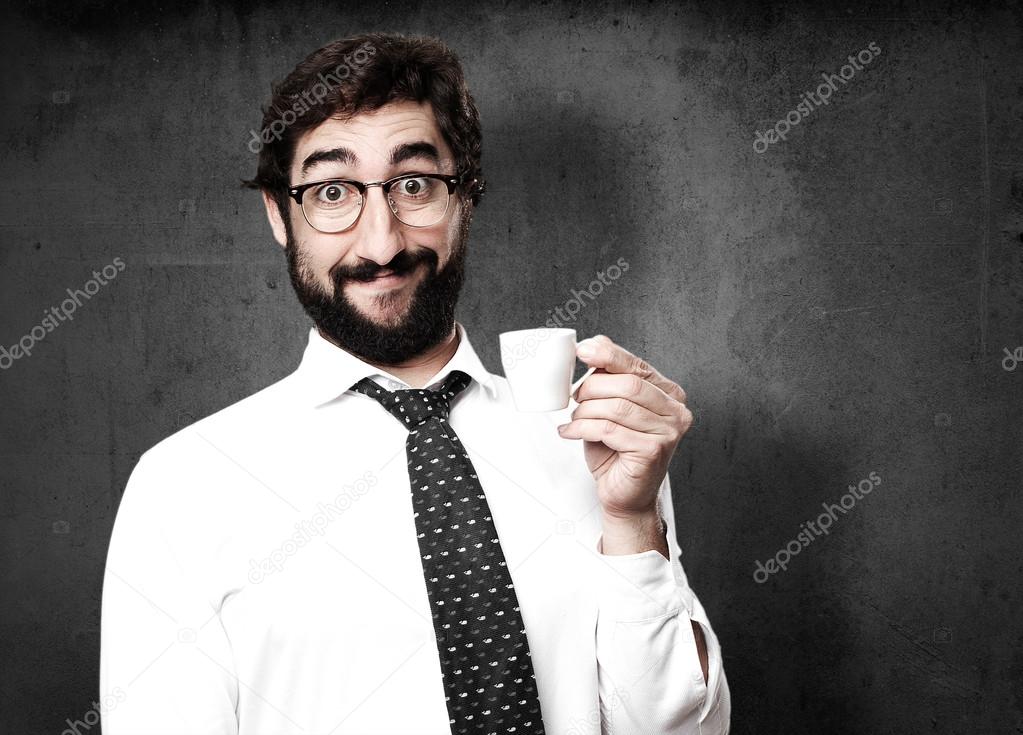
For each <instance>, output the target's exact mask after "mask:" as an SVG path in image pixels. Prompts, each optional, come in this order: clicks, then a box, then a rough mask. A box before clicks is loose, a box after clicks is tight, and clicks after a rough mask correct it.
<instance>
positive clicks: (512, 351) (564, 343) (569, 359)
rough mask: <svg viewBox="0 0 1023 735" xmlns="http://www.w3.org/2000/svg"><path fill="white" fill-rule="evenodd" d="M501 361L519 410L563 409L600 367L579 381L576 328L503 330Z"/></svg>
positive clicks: (591, 369)
mask: <svg viewBox="0 0 1023 735" xmlns="http://www.w3.org/2000/svg"><path fill="white" fill-rule="evenodd" d="M500 343H501V364H502V365H503V366H504V375H505V377H506V378H507V379H508V384H509V385H510V386H511V391H512V398H513V399H514V400H515V407H516V408H517V409H518V410H519V411H559V410H561V409H563V408H565V407H567V406H568V399H569V396H571V395H572V394H573V393H575V391H576V389H578V387H579V386H580V385H581V384H582V382H583V381H584V380H586V378H587V377H589V376H590V375H591V374H592V373H593V371H594V370H595V369H596V368H590V369H589V370H587V371H586V373H585V374H584V375H583V376H582V377H581V378H579V380H577V381H576V382H575V383H573V382H572V371H573V370H574V369H575V348H576V342H575V330H574V329H553V328H547V327H540V328H538V329H519V330H516V331H514V332H502V333H501V335H500Z"/></svg>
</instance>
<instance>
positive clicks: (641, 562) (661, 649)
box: [593, 476, 731, 735]
mask: <svg viewBox="0 0 1023 735" xmlns="http://www.w3.org/2000/svg"><path fill="white" fill-rule="evenodd" d="M659 500H660V506H661V514H662V517H663V518H664V522H665V524H666V526H667V536H668V550H669V555H670V556H671V561H669V560H667V559H665V558H664V557H663V556H662V555H661V554H660V552H658V551H656V550H650V551H645V552H642V553H640V554H626V555H621V556H611V555H604V554H601V553H600V541H599V540H598V542H597V546H596V548H594V549H593V552H594V554H595V555H596V556H597V557H598V558H599V561H600V563H598V564H596V565H594V566H595V568H596V570H597V579H596V580H595V585H596V588H597V595H598V603H597V605H598V609H597V629H596V650H597V686H598V692H599V698H600V712H601V725H602V732H603V733H626V732H637V733H638V732H641V733H645V734H646V735H690V733H691V734H693V735H697V734H699V735H725V734H726V733H727V732H728V730H729V727H730V720H731V699H730V693H729V690H728V682H727V680H726V678H725V672H724V667H723V665H722V660H721V646H720V645H719V643H718V639H717V636H716V635H714V630H713V629H712V628H711V625H710V620H709V619H708V618H707V613H706V611H705V610H704V609H703V605H701V604H700V601H699V599H697V597H696V595H695V594H694V593H693V591H692V589H691V588H690V587H689V582H688V579H687V578H686V574H685V571H684V570H683V569H682V564H681V561H680V556H681V549H680V548H679V545H678V540H677V538H676V536H675V517H674V511H673V509H672V503H671V487H670V484H669V482H668V477H667V476H665V478H664V481H663V482H662V483H661V487H660V490H659ZM692 622H696V623H698V624H699V625H700V627H701V628H702V630H703V636H704V639H705V641H706V644H707V656H708V659H709V661H708V676H707V680H706V682H705V681H704V678H703V671H702V669H701V667H700V659H699V655H698V653H697V648H696V638H695V636H694V634H693V627H692Z"/></svg>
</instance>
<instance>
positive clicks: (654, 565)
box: [591, 536, 692, 621]
mask: <svg viewBox="0 0 1023 735" xmlns="http://www.w3.org/2000/svg"><path fill="white" fill-rule="evenodd" d="M601 538H602V536H598V538H597V541H596V543H594V544H593V546H592V547H591V551H592V553H593V557H594V565H593V566H594V570H595V574H594V579H593V580H592V582H593V584H594V588H595V592H596V594H597V596H598V604H599V606H600V609H601V610H602V611H603V612H605V613H607V614H610V615H611V616H612V617H613V618H615V619H617V620H619V621H636V620H645V619H648V618H656V617H661V616H666V615H670V614H675V613H678V611H679V610H680V609H683V608H684V609H685V610H686V612H687V613H691V611H692V593H691V592H689V591H688V586H687V585H686V586H683V585H682V584H680V582H679V579H678V577H677V575H676V573H675V570H674V569H673V565H672V563H671V562H670V561H668V560H667V559H665V558H664V556H663V555H662V554H661V552H659V551H657V550H656V549H650V550H648V551H642V552H640V553H638V554H621V555H617V554H616V555H608V554H603V553H601V551H600V548H601ZM687 593H688V594H687Z"/></svg>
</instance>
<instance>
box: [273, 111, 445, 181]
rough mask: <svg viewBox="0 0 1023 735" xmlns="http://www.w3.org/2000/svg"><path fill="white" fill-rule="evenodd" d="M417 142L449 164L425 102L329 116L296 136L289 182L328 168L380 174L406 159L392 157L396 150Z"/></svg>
mask: <svg viewBox="0 0 1023 735" xmlns="http://www.w3.org/2000/svg"><path fill="white" fill-rule="evenodd" d="M420 143H426V144H428V146H433V148H435V149H436V150H437V153H438V158H439V161H438V162H439V163H441V164H444V163H448V164H452V163H453V162H454V156H453V154H452V152H451V149H450V148H449V147H448V145H447V143H446V142H445V141H444V136H443V135H442V134H441V132H440V128H439V127H438V126H437V120H436V117H435V116H434V114H433V108H432V107H431V106H430V104H429V103H428V102H411V101H407V100H406V101H402V102H390V103H388V104H386V105H384V106H383V107H380V108H378V109H376V110H371V111H366V112H360V113H359V114H357V115H355V116H353V117H351V118H349V119H347V120H338V119H335V118H328V119H327V120H325V121H324V122H322V123H321V124H320V125H318V126H317V127H315V128H313V129H312V130H310V131H307V132H306V133H305V134H304V135H303V136H302V137H301V138H299V140H298V143H297V144H296V146H295V154H294V157H293V159H292V164H291V178H292V181H296V180H298V178H300V177H305V176H304V174H312V173H313V171H314V170H315V169H324V170H325V169H326V168H327V167H328V166H329V167H333V168H334V169H335V170H336V169H338V168H344V169H347V170H348V171H350V172H367V173H368V172H370V171H377V172H379V175H381V176H382V175H384V172H383V171H382V169H387V170H389V169H390V168H392V167H394V166H395V165H397V164H399V163H402V162H404V160H408V155H407V154H405V156H404V160H396V158H395V155H394V154H395V152H396V151H397V150H398V149H399V148H401V147H403V146H404V147H405V148H406V149H407V147H408V146H409V145H415V144H420ZM428 146H427V147H424V150H425V148H428ZM399 158H400V156H399ZM310 162H312V163H311V164H310ZM303 169H305V171H303Z"/></svg>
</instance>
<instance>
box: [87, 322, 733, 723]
mask: <svg viewBox="0 0 1023 735" xmlns="http://www.w3.org/2000/svg"><path fill="white" fill-rule="evenodd" d="M456 328H457V331H458V335H459V345H458V348H457V351H456V353H455V354H454V356H453V357H452V358H451V360H450V361H449V362H448V364H447V365H445V367H444V368H443V369H441V370H440V371H439V372H438V373H437V375H436V376H435V378H434V379H433V380H431V381H430V382H429V384H428V387H435V386H436V385H437V384H438V383H440V382H441V381H442V380H443V378H444V377H445V376H447V374H448V373H449V372H450V371H452V370H462V371H464V372H466V373H468V374H469V375H470V376H471V377H472V378H473V382H472V383H471V384H470V386H469V387H468V388H466V389H465V391H464V392H463V393H462V394H460V395H459V396H458V397H456V398H455V399H454V400H453V401H452V406H451V413H450V416H449V423H450V425H451V426H452V427H453V428H454V430H455V431H456V432H457V434H458V436H459V438H460V439H461V441H462V443H463V445H464V446H465V448H466V450H467V451H468V453H469V456H470V458H471V460H472V463H473V465H474V466H475V468H476V472H477V474H478V475H479V479H480V482H481V483H482V486H483V489H484V491H485V492H486V495H487V499H488V501H489V504H490V508H491V512H492V515H493V517H494V522H495V525H496V526H497V530H498V534H499V536H500V539H501V546H502V549H503V551H504V556H505V558H506V559H507V562H508V568H509V570H510V571H511V575H512V578H513V581H514V583H515V591H516V593H517V595H518V600H519V605H520V607H521V613H522V618H523V621H524V622H525V625H526V631H527V635H528V639H529V648H530V652H531V656H532V661H533V668H534V672H535V675H536V684H537V689H538V692H539V695H540V703H541V707H542V710H543V719H544V724H545V727H546V732H547V734H548V735H600V733H614V735H659V734H661V733H664V734H667V733H672V734H676V733H678V734H681V733H702V734H704V735H717V734H719V733H726V732H727V731H728V727H729V717H730V707H731V705H730V698H729V691H728V684H727V681H726V679H725V674H724V671H723V669H722V665H721V649H720V646H719V644H718V640H717V637H716V636H715V635H714V631H713V630H712V628H711V626H710V622H709V621H708V619H707V615H706V613H705V612H704V609H703V607H702V605H701V604H700V602H699V600H698V599H697V598H696V596H695V595H694V594H693V591H692V590H691V589H690V587H689V584H688V581H687V579H686V575H685V572H684V571H683V570H682V565H681V563H680V562H679V557H680V553H681V552H680V549H679V546H678V542H677V541H676V538H675V522H674V517H673V513H672V504H671V489H670V487H669V484H668V479H667V478H665V479H664V482H663V483H662V485H661V489H660V492H661V508H662V512H663V515H664V520H665V522H666V523H667V527H668V546H669V549H670V552H671V558H672V561H670V562H669V561H668V560H666V559H665V558H664V557H663V556H661V554H660V553H659V552H657V551H656V550H650V551H646V552H643V553H640V554H631V555H624V556H608V555H604V554H602V553H600V547H599V541H600V535H601V526H600V509H599V506H598V502H597V497H596V484H595V481H594V480H593V477H592V475H591V474H590V472H589V470H588V469H587V467H586V463H585V461H584V459H583V451H582V446H583V445H582V442H581V441H579V440H569V439H563V438H561V437H560V436H559V435H558V432H557V429H556V427H557V426H558V424H561V423H565V422H567V421H568V420H569V419H570V414H571V412H572V410H573V409H574V408H575V404H574V403H570V405H569V407H568V408H566V409H563V410H562V411H556V412H550V413H519V412H518V411H516V409H515V406H514V403H513V402H512V397H511V394H510V392H509V387H508V383H507V381H506V380H505V379H504V378H503V377H500V376H495V375H491V374H490V373H488V372H487V370H486V369H485V368H484V366H483V364H482V363H481V362H480V360H479V358H478V357H477V355H476V353H475V351H474V350H473V348H472V346H471V345H470V344H469V340H468V338H467V337H466V333H465V329H464V328H463V327H462V325H461V324H457V327H456ZM367 376H369V377H372V378H373V379H374V380H376V381H377V382H378V383H379V384H380V385H382V386H383V387H385V388H388V389H391V390H394V389H404V388H408V387H409V386H408V385H406V384H405V383H403V382H402V381H400V380H398V379H397V378H395V377H394V376H393V375H389V374H387V373H385V372H382V371H381V370H379V369H378V368H375V367H373V366H371V365H369V364H367V363H365V362H363V361H362V360H359V359H357V358H356V357H354V356H353V355H351V354H349V353H347V352H345V351H343V350H341V349H338V348H337V347H336V346H334V345H332V344H331V343H330V342H328V341H326V340H325V339H323V338H322V337H321V336H320V335H319V334H318V333H317V332H316V330H315V329H314V330H311V331H310V335H309V344H308V346H307V348H306V350H305V354H304V356H303V358H302V362H301V364H300V365H299V367H298V369H297V370H296V371H295V372H294V373H292V374H291V375H289V376H288V377H286V378H284V379H283V380H281V381H279V382H277V383H275V384H273V385H271V386H270V387H268V388H266V389H264V390H262V391H260V392H258V393H256V394H255V395H252V396H250V397H249V398H247V399H245V400H242V401H240V402H238V403H236V404H234V405H232V406H230V407H228V408H226V409H224V410H222V411H220V412H218V413H216V414H214V415H212V416H210V417H208V418H206V419H203V420H202V421H199V422H197V423H195V424H193V425H191V426H189V427H187V428H185V429H183V430H182V431H179V432H178V433H176V434H174V435H173V436H171V437H169V438H168V439H165V440H164V441H162V442H160V443H159V444H157V445H156V446H155V447H153V448H152V449H150V450H149V451H147V452H146V453H145V454H144V455H143V456H142V458H141V459H140V460H139V462H138V465H137V466H136V467H135V469H134V471H133V473H132V475H131V478H130V480H129V482H128V486H127V488H126V490H125V493H124V497H123V499H122V501H121V505H120V508H119V509H118V512H117V520H116V522H115V525H114V531H113V536H112V538H111V541H110V549H109V552H108V557H107V566H106V576H105V578H104V582H103V612H102V639H101V655H100V696H101V698H102V701H105V702H109V703H110V706H104V707H103V708H102V709H101V714H102V718H103V732H104V733H105V735H143V734H146V733H174V735H181V734H184V733H189V734H191V733H195V734H196V735H198V734H200V733H201V734H204V735H206V734H208V735H292V734H295V735H299V734H301V735H377V734H381V735H382V734H383V733H389V734H394V735H398V734H400V735H450V730H449V726H448V713H447V710H446V707H445V703H444V689H443V685H442V682H441V669H440V660H439V656H438V653H437V648H436V642H435V640H436V639H435V634H434V629H433V624H432V621H431V610H430V604H429V601H428V598H427V594H426V584H425V581H424V579H423V573H422V566H421V560H420V558H419V557H420V552H419V547H418V543H417V539H416V530H415V524H414V521H413V516H412V501H411V498H410V491H409V477H408V468H407V465H406V459H405V440H406V437H407V436H408V432H407V430H406V429H405V428H404V427H403V426H402V425H401V424H400V423H399V422H398V421H396V420H395V419H394V418H393V417H392V416H391V415H390V414H389V413H388V412H387V411H386V410H384V408H383V407H382V406H381V405H380V404H378V403H377V402H376V401H374V400H372V399H371V398H368V397H367V396H364V395H360V394H356V393H353V392H346V391H347V389H348V388H349V387H351V386H352V385H353V384H354V383H356V382H357V381H358V380H360V379H361V378H364V377H367ZM691 620H692V621H696V622H697V623H699V624H700V625H701V626H702V628H703V632H704V636H705V638H706V641H707V649H708V654H709V659H710V675H709V678H708V681H707V682H706V683H705V682H704V679H703V674H702V672H701V669H700V662H699V659H698V656H697V649H696V644H695V639H694V635H693V631H692V626H691V623H690V621H691Z"/></svg>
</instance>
